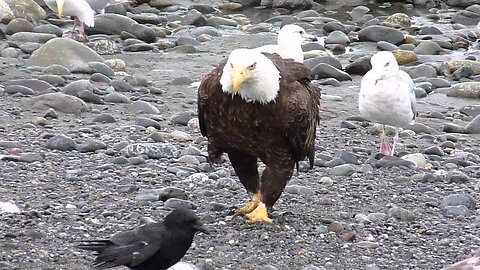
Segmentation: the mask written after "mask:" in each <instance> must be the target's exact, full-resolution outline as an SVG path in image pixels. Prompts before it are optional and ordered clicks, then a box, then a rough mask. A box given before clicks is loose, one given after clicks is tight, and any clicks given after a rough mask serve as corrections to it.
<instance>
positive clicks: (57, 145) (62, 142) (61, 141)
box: [45, 134, 77, 151]
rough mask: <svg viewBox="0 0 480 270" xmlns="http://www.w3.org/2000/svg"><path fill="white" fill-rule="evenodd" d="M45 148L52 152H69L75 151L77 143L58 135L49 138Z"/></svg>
mask: <svg viewBox="0 0 480 270" xmlns="http://www.w3.org/2000/svg"><path fill="white" fill-rule="evenodd" d="M45 147H46V148H48V149H52V150H59V151H71V150H75V149H77V143H76V142H75V141H74V140H73V139H72V138H70V137H67V136H65V135H63V134H60V135H55V136H54V137H52V138H50V139H49V140H48V141H47V142H46V144H45Z"/></svg>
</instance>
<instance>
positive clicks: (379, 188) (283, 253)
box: [0, 0, 480, 270]
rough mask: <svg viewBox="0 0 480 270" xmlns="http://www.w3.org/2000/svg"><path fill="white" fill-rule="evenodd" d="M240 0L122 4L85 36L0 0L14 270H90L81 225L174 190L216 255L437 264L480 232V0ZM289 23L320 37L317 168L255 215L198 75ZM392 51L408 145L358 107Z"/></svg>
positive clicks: (101, 233)
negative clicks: (214, 132)
mask: <svg viewBox="0 0 480 270" xmlns="http://www.w3.org/2000/svg"><path fill="white" fill-rule="evenodd" d="M237 2H238V3H236V2H223V1H216V0H209V1H201V2H200V1H190V0H150V1H140V0H136V1H130V2H129V3H124V4H119V5H113V6H109V7H107V9H106V13H104V14H98V15H96V17H95V25H94V26H93V27H85V30H86V33H87V34H88V39H80V40H79V39H77V40H78V41H76V40H73V39H72V38H70V37H69V36H68V35H69V32H70V29H71V27H72V24H73V20H70V19H66V18H62V19H59V18H58V17H57V16H56V14H55V13H54V12H52V11H51V10H49V9H48V8H47V7H46V6H45V4H44V3H43V1H42V0H39V1H34V0H0V269H1V270H13V269H52V270H53V269H71V270H86V269H91V266H92V262H93V260H94V256H93V254H91V253H88V252H84V251H81V250H78V249H76V248H75V247H74V246H75V244H76V242H77V241H79V240H82V239H99V238H108V237H109V236H111V235H112V234H114V233H116V232H119V231H123V230H127V229H131V228H134V227H137V226H139V225H140V224H142V223H143V222H145V220H148V219H150V218H151V219H153V220H162V218H163V217H164V216H165V215H166V214H168V212H169V210H168V209H169V208H171V207H176V206H178V205H183V206H187V207H189V208H192V209H194V211H195V212H196V213H197V215H198V216H200V217H201V220H202V221H203V223H204V224H206V226H207V227H209V229H210V230H211V234H210V235H206V234H203V233H200V234H198V235H196V237H195V239H194V244H193V245H192V246H191V248H190V249H189V251H188V252H187V254H186V256H185V257H184V258H183V259H182V262H185V263H189V264H191V265H194V266H195V267H196V269H201V270H214V269H235V270H236V269H248V270H250V269H252V270H253V269H255V270H257V269H260V270H287V269H299V270H323V269H328V270H334V269H335V270H336V269H366V270H376V269H379V270H380V269H381V270H384V269H402V270H403V269H409V270H410V269H418V270H427V269H437V270H438V269H442V268H443V267H445V266H447V265H450V264H453V263H455V262H458V261H461V260H463V259H465V258H468V257H471V256H472V255H473V254H474V253H475V251H477V250H478V249H479V248H480V233H479V232H480V207H479V206H478V200H479V198H480V194H479V192H480V135H479V134H480V54H479V52H480V44H479V41H478V39H479V38H480V1H466V0H465V1H461V0H448V1H421V0H418V1H413V3H405V2H394V3H389V2H373V1H371V2H368V1H359V0H347V1H321V2H320V1H319V2H312V1H301V0H285V1H277V0H270V1H261V3H262V5H258V3H256V2H259V1H249V0H245V1H243V0H238V1H237ZM291 23H294V24H297V25H300V26H301V27H303V28H304V29H305V30H306V31H307V32H308V33H309V34H312V35H315V36H316V37H317V38H318V39H319V41H318V42H308V43H305V44H304V45H303V46H302V48H303V50H304V55H305V61H304V64H305V65H306V66H307V67H309V68H310V69H311V72H312V79H313V83H314V84H317V85H319V86H320V87H321V89H322V101H321V107H322V109H321V116H322V120H321V123H320V125H319V127H318V130H317V141H316V161H315V166H314V168H313V169H310V170H309V169H308V163H307V162H306V161H304V162H301V163H300V167H299V173H298V174H294V176H293V177H292V179H291V180H290V182H289V184H288V186H287V187H286V188H285V190H284V193H283V194H282V196H281V197H280V199H279V200H278V202H277V203H276V204H275V206H274V209H273V210H272V212H271V214H270V216H271V217H272V219H273V220H274V222H275V223H274V224H273V225H271V224H254V225H249V224H247V223H246V222H245V218H244V217H242V216H240V215H237V214H236V213H235V209H236V208H237V207H238V206H241V205H243V204H244V203H246V202H247V199H248V194H247V193H246V191H245V189H244V188H243V187H242V185H241V184H240V182H239V180H238V178H237V176H236V175H235V173H234V171H233V168H232V167H231V164H230V162H229V161H228V159H227V158H226V156H225V162H223V163H222V164H218V165H215V166H214V167H212V166H211V165H210V164H209V163H208V162H207V158H206V150H207V140H206V138H204V137H202V136H201V134H200V131H199V128H198V119H197V87H196V84H195V83H196V82H199V81H200V80H201V79H202V77H203V76H204V75H205V74H207V73H208V71H209V70H211V69H212V68H213V67H214V66H215V65H216V64H218V63H219V62H220V61H222V60H225V59H226V58H227V57H228V54H229V53H230V52H231V51H232V50H233V49H235V48H240V47H242V48H255V47H259V46H262V45H266V44H275V43H276V37H277V35H276V33H278V30H279V29H280V27H281V26H283V25H284V24H291ZM62 36H64V37H62ZM383 50H385V51H392V52H393V53H394V54H395V56H396V59H397V61H398V62H399V64H400V68H401V69H402V70H404V71H406V72H407V73H408V74H409V75H410V76H411V78H412V79H413V80H414V82H415V94H416V97H417V109H418V116H417V118H416V123H415V124H414V125H410V126H406V127H405V128H404V129H403V130H402V131H401V132H400V141H399V142H400V143H399V145H398V148H397V150H396V155H395V156H394V157H382V156H380V155H378V154H377V153H378V144H379V134H380V132H381V126H380V125H379V124H375V123H370V122H368V121H366V120H365V119H363V118H362V117H360V116H359V112H358V93H359V89H360V81H361V79H362V76H363V75H364V74H365V73H366V72H367V71H368V70H369V69H370V68H371V65H370V62H369V60H370V57H371V56H372V55H373V54H375V53H376V52H378V51H383ZM389 131H390V132H393V129H389ZM181 267H185V266H177V268H175V269H177V270H178V269H185V268H181ZM191 267H193V266H191ZM477 267H478V266H477ZM118 269H126V268H118ZM191 269H193V268H191ZM455 269H457V270H466V269H469V268H455ZM475 269H476V268H475Z"/></svg>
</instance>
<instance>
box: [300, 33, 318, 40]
mask: <svg viewBox="0 0 480 270" xmlns="http://www.w3.org/2000/svg"><path fill="white" fill-rule="evenodd" d="M302 37H303V38H304V39H305V40H310V41H318V39H317V37H316V36H314V35H310V34H307V33H305V34H303V35H302Z"/></svg>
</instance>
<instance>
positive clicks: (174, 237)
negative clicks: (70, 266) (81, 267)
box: [77, 208, 208, 270]
mask: <svg viewBox="0 0 480 270" xmlns="http://www.w3.org/2000/svg"><path fill="white" fill-rule="evenodd" d="M197 231H201V232H204V233H208V232H207V230H206V228H205V227H204V226H203V224H202V223H201V222H200V220H199V218H198V217H197V215H195V213H194V212H193V211H192V210H190V209H185V208H177V209H174V210H173V211H172V212H170V213H169V214H168V215H167V216H166V217H165V219H164V220H163V222H159V223H156V222H154V223H148V224H145V225H142V226H141V227H139V228H136V229H134V230H130V231H125V232H120V233H117V234H115V235H113V236H112V237H111V238H110V239H108V240H85V241H81V242H83V243H82V244H80V245H78V246H77V248H80V249H84V250H92V251H96V252H97V254H98V255H97V258H96V259H95V262H94V269H107V268H111V267H115V266H120V265H125V266H127V267H129V268H130V269H134V270H165V269H168V268H169V267H170V266H172V265H174V264H175V263H177V262H178V261H180V259H181V258H182V257H183V256H184V255H185V253H186V252H187V250H188V249H189V248H190V245H191V244H192V241H193V236H194V235H195V233H196V232H197Z"/></svg>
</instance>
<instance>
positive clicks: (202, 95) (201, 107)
mask: <svg viewBox="0 0 480 270" xmlns="http://www.w3.org/2000/svg"><path fill="white" fill-rule="evenodd" d="M224 65H225V63H222V64H221V65H220V66H219V67H215V68H213V69H212V70H210V72H209V73H208V74H207V75H205V77H204V78H203V80H202V82H201V83H200V86H199V87H198V100H197V106H198V122H199V125H200V132H201V133H202V135H203V136H207V123H206V122H207V119H208V117H209V109H211V108H210V107H211V105H210V104H209V102H210V101H211V100H212V99H211V96H212V95H213V94H214V93H215V92H216V91H221V89H222V85H221V84H220V77H221V76H222V68H223V66H224Z"/></svg>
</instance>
